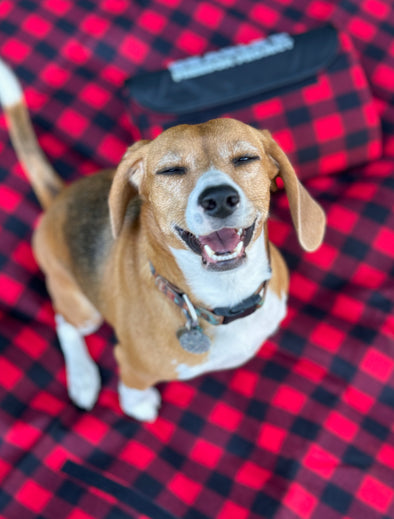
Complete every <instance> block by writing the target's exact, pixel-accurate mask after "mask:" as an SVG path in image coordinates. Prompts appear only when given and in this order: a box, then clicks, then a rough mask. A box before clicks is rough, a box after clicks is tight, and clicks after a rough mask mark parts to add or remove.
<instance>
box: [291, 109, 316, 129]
mask: <svg viewBox="0 0 394 519" xmlns="http://www.w3.org/2000/svg"><path fill="white" fill-rule="evenodd" d="M286 115H287V120H288V121H289V124H290V125H291V126H297V125H299V124H305V123H309V122H310V121H311V115H310V113H309V110H308V108H307V107H306V106H300V107H299V108H295V109H294V110H289V111H288V112H287V114H286Z"/></svg>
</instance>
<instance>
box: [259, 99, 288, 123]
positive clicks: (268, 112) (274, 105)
mask: <svg viewBox="0 0 394 519" xmlns="http://www.w3.org/2000/svg"><path fill="white" fill-rule="evenodd" d="M253 112H254V114H255V116H256V118H257V119H264V118H265V117H271V116H273V115H277V114H281V113H283V105H282V103H281V101H280V99H278V98H277V97H276V98H274V99H269V100H267V101H261V102H260V103H257V104H256V105H255V106H254V107H253Z"/></svg>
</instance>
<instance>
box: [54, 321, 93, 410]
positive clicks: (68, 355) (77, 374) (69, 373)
mask: <svg viewBox="0 0 394 519" xmlns="http://www.w3.org/2000/svg"><path fill="white" fill-rule="evenodd" d="M56 330H57V335H58V338H59V342H60V346H61V349H62V352H63V354H64V358H65V361H66V378H67V391H68V394H69V397H70V398H71V400H72V401H73V402H74V404H76V405H77V406H78V407H80V408H82V409H85V410H87V411H90V410H91V409H92V408H93V406H94V404H95V403H96V401H97V398H98V395H99V392H100V388H101V379H100V372H99V370H98V367H97V366H96V364H95V363H94V361H93V359H92V358H91V356H90V355H89V352H88V350H87V348H86V344H85V341H84V339H83V337H82V335H81V333H80V331H78V329H77V328H75V327H74V326H73V325H71V324H70V323H68V322H67V321H65V320H64V319H63V318H62V317H61V316H56Z"/></svg>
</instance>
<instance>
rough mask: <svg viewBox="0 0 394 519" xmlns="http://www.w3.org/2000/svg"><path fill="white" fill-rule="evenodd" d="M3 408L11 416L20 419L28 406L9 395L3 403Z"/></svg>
mask: <svg viewBox="0 0 394 519" xmlns="http://www.w3.org/2000/svg"><path fill="white" fill-rule="evenodd" d="M1 408H2V409H3V410H4V411H6V412H7V413H8V414H9V415H10V416H13V417H14V418H15V419H18V418H20V417H21V416H22V414H23V413H24V412H25V410H26V409H27V406H26V404H24V403H23V402H21V401H20V400H18V399H17V398H16V397H15V396H14V395H13V394H12V393H8V395H6V396H5V397H4V398H3V400H2V402H1Z"/></svg>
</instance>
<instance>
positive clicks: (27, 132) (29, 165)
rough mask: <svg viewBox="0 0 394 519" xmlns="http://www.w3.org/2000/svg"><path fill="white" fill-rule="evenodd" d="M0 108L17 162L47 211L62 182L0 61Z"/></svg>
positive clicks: (20, 93)
mask: <svg viewBox="0 0 394 519" xmlns="http://www.w3.org/2000/svg"><path fill="white" fill-rule="evenodd" d="M0 104H1V105H2V106H3V109H4V113H5V117H6V121H7V126H8V129H9V132H10V137H11V141H12V144H13V145H14V148H15V151H16V154H17V156H18V159H19V160H20V162H21V164H22V166H23V168H24V170H25V172H26V174H27V176H28V178H29V180H30V182H31V184H32V186H33V190H34V192H35V193H36V195H37V198H38V200H39V202H40V204H41V206H42V207H43V208H44V209H46V208H47V207H49V205H51V203H52V201H53V200H54V198H55V197H56V196H57V194H58V193H59V192H60V191H61V190H62V189H63V186H64V184H63V181H62V180H61V178H60V177H59V176H58V174H57V173H56V172H55V170H54V169H53V168H52V166H51V165H50V164H49V162H48V160H47V158H46V157H45V155H44V153H43V151H42V149H41V147H40V145H39V144H38V141H37V138H36V135H35V133H34V130H33V126H32V124H31V120H30V116H29V112H28V110H27V106H26V102H25V98H24V95H23V91H22V87H21V85H20V83H19V81H18V78H17V77H16V75H15V74H14V72H13V71H12V70H11V68H10V67H9V66H8V65H7V64H6V63H4V61H2V60H1V59H0Z"/></svg>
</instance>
